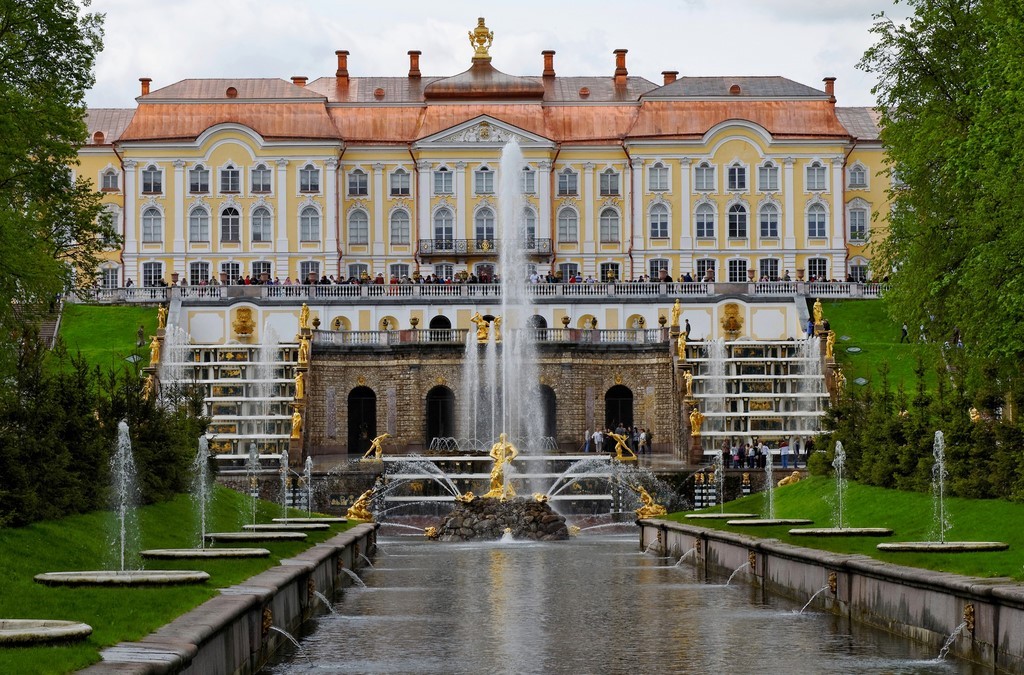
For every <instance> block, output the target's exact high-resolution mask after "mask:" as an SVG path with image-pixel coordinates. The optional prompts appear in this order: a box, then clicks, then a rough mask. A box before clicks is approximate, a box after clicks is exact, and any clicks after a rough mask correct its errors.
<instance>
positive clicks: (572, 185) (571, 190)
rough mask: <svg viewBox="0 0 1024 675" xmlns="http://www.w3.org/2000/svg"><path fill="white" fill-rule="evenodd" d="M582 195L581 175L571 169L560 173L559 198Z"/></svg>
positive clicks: (565, 169) (568, 168) (567, 168)
mask: <svg viewBox="0 0 1024 675" xmlns="http://www.w3.org/2000/svg"><path fill="white" fill-rule="evenodd" d="M579 193H580V175H579V174H578V173H577V172H575V171H573V170H572V169H571V168H570V167H565V168H564V169H562V170H561V171H559V172H558V196H559V197H575V196H577V195H579Z"/></svg>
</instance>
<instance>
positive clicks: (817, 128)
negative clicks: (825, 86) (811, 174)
mask: <svg viewBox="0 0 1024 675" xmlns="http://www.w3.org/2000/svg"><path fill="white" fill-rule="evenodd" d="M727 120H748V121H750V122H753V123H755V124H758V125H760V126H762V127H764V128H765V129H767V130H768V132H769V133H771V134H772V135H773V136H775V137H776V138H825V137H835V138H848V137H849V133H848V132H847V131H846V129H845V128H844V127H843V125H842V124H840V123H839V119H838V118H837V117H836V112H835V107H834V106H833V105H832V104H831V103H829V102H828V101H827V100H815V99H809V100H806V101H792V100H788V101H761V100H755V101H751V100H743V99H737V100H724V101H723V100H713V101H647V100H645V101H644V102H643V103H642V104H641V106H640V113H639V115H638V116H637V120H636V124H635V125H634V126H633V128H632V129H630V131H629V136H630V138H633V139H637V138H699V137H700V136H703V135H704V134H705V133H706V132H707V131H708V130H709V129H711V128H712V127H713V126H715V125H716V124H720V123H722V122H725V121H727Z"/></svg>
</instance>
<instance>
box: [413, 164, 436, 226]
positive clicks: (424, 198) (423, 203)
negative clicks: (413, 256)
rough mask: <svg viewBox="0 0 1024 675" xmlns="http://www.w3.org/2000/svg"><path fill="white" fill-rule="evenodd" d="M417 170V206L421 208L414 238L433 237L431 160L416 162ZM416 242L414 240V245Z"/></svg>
mask: <svg viewBox="0 0 1024 675" xmlns="http://www.w3.org/2000/svg"><path fill="white" fill-rule="evenodd" d="M416 170H417V171H419V180H417V181H416V201H415V202H414V203H415V204H416V208H417V209H419V218H418V222H417V224H416V232H415V233H413V235H412V236H413V239H414V240H415V239H432V238H433V237H432V236H431V234H430V178H431V175H430V162H428V161H426V160H421V161H419V162H417V163H416ZM415 244H416V242H415V241H413V245H415Z"/></svg>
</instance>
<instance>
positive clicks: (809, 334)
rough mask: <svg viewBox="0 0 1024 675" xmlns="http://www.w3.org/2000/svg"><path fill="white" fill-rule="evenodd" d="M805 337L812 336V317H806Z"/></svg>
mask: <svg viewBox="0 0 1024 675" xmlns="http://www.w3.org/2000/svg"><path fill="white" fill-rule="evenodd" d="M807 337H814V319H810V318H808V319H807Z"/></svg>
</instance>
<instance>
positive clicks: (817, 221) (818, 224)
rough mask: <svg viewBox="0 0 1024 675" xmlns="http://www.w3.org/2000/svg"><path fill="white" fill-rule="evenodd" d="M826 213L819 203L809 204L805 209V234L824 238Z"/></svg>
mask: <svg viewBox="0 0 1024 675" xmlns="http://www.w3.org/2000/svg"><path fill="white" fill-rule="evenodd" d="M827 223H828V213H827V212H826V211H825V207H824V206H822V205H821V204H811V206H810V207H809V208H808V209H807V236H808V237H813V238H817V239H823V238H825V236H826V235H825V231H826V226H827Z"/></svg>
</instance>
